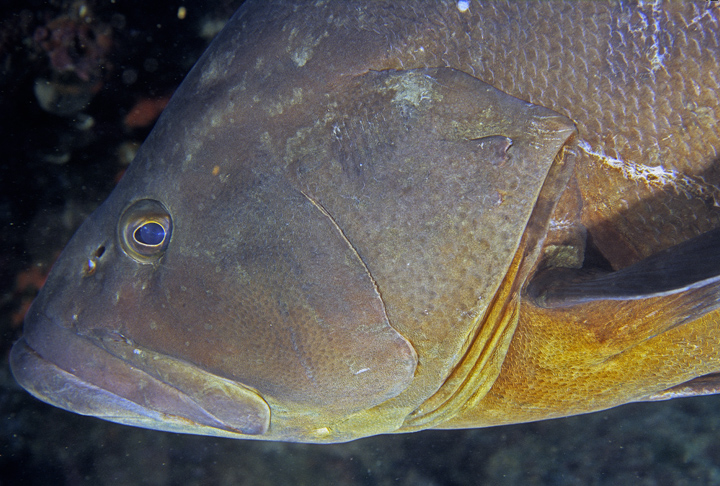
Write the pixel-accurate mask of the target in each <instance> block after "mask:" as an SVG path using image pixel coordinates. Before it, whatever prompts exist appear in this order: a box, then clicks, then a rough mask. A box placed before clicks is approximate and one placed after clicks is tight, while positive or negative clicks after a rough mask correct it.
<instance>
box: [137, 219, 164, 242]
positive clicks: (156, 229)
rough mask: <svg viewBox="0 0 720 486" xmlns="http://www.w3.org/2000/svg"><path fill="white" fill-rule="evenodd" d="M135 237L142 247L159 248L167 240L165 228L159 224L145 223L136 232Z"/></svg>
mask: <svg viewBox="0 0 720 486" xmlns="http://www.w3.org/2000/svg"><path fill="white" fill-rule="evenodd" d="M134 237H135V241H137V242H138V243H140V244H141V245H146V246H157V245H159V244H160V243H162V242H163V240H164V239H165V228H163V227H162V225H160V224H158V223H154V222H150V223H145V224H144V225H142V226H140V227H139V228H138V229H136V230H135V234H134Z"/></svg>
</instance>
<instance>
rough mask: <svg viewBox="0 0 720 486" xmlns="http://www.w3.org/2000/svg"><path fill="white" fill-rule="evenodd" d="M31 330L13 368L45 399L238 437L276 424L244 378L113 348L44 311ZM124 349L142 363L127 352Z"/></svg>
mask: <svg viewBox="0 0 720 486" xmlns="http://www.w3.org/2000/svg"><path fill="white" fill-rule="evenodd" d="M25 329H26V333H25V335H24V336H23V338H22V339H20V340H19V341H18V342H16V343H15V345H14V346H13V348H12V351H11V353H10V366H11V368H12V372H13V375H14V376H15V379H16V380H17V381H18V383H19V384H20V385H21V386H22V387H23V388H25V389H26V390H27V391H28V392H30V393H31V394H32V395H34V396H35V397H36V398H38V399H40V400H42V401H44V402H47V403H50V404H52V405H55V406H57V407H60V408H63V409H65V410H68V411H71V412H75V413H79V414H82V415H92V416H95V417H98V418H102V419H105V420H109V421H111V422H117V423H121V424H125V425H134V426H138V427H144V428H149V429H155V430H164V431H171V432H180V433H190V434H202V435H215V436H226V437H236V438H239V437H243V436H249V438H250V437H252V436H255V437H257V436H258V435H262V434H265V433H266V432H267V430H268V427H269V424H270V409H269V407H268V405H267V403H265V401H264V400H263V399H262V397H260V395H259V394H257V392H255V391H254V390H252V389H250V388H248V387H245V386H243V385H241V384H238V383H236V382H232V381H230V380H227V379H224V378H222V377H218V376H216V375H213V374H211V373H208V372H206V371H204V370H200V369H198V368H197V367H196V366H194V365H192V364H190V363H186V362H182V361H180V360H176V359H174V358H167V357H164V356H161V355H157V354H153V353H152V352H150V351H147V350H141V349H139V348H137V347H134V346H131V345H130V344H129V343H126V342H124V341H122V340H120V341H118V343H119V344H118V345H117V346H115V348H113V349H110V350H107V349H105V344H106V343H104V342H102V341H98V340H97V339H90V338H87V337H85V336H81V335H78V334H75V333H74V332H73V331H71V330H70V329H67V328H63V327H60V326H58V325H55V324H54V323H53V322H52V321H51V320H50V319H48V318H46V317H45V316H42V315H40V314H35V315H33V316H31V317H29V318H28V319H26V327H25ZM39 329H42V333H40V332H39V331H38V332H33V331H36V330H39ZM38 336H41V337H40V338H38ZM123 347H127V348H128V350H129V355H130V356H131V357H135V360H134V362H133V360H132V358H131V359H130V360H127V359H125V357H124V356H122V354H123V351H124V349H123ZM148 363H152V365H150V366H148ZM168 382H172V383H173V386H170V385H168Z"/></svg>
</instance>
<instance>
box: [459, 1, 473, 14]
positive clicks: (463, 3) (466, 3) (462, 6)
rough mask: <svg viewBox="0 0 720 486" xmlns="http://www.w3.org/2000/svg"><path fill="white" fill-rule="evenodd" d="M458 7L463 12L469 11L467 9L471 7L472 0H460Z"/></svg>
mask: <svg viewBox="0 0 720 486" xmlns="http://www.w3.org/2000/svg"><path fill="white" fill-rule="evenodd" d="M457 8H458V10H460V11H461V12H467V9H469V8H470V0H460V1H458V3H457Z"/></svg>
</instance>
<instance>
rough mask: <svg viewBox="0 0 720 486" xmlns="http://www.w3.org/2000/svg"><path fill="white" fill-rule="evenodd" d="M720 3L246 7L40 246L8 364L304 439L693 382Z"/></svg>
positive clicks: (63, 394) (61, 395)
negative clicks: (63, 229) (131, 148)
mask: <svg viewBox="0 0 720 486" xmlns="http://www.w3.org/2000/svg"><path fill="white" fill-rule="evenodd" d="M719 24H720V10H719V9H718V6H717V4H716V3H715V2H707V1H687V2H670V1H654V2H643V1H639V2H632V1H631V2H626V1H622V2H620V1H606V2H561V1H552V0H548V1H513V2H509V1H486V2H474V1H467V0H461V1H447V0H446V1H438V2H422V1H403V2H397V1H389V0H388V1H382V0H369V1H362V2H361V1H356V0H351V1H347V2H327V1H297V2H285V1H281V0H263V1H259V0H258V1H253V0H250V1H247V2H245V3H243V5H242V6H241V7H240V9H239V10H238V11H237V13H236V14H235V15H234V16H233V17H232V19H231V20H230V21H229V22H228V24H227V25H226V27H225V28H224V29H223V31H222V32H221V33H220V34H218V36H217V37H216V39H215V40H214V41H213V42H212V44H211V45H210V47H209V48H208V49H207V51H206V52H205V54H204V55H203V56H202V57H201V58H200V60H199V61H198V62H197V64H196V65H195V66H194V67H193V69H192V70H191V72H190V73H189V74H188V75H187V77H186V78H185V80H184V81H183V82H182V84H181V85H180V87H179V88H178V89H177V91H176V92H175V94H174V95H173V97H172V99H171V101H170V103H169V104H168V106H167V108H166V109H165V110H164V112H163V114H162V115H161V117H160V119H159V121H158V122H157V124H156V126H155V127H154V129H153V130H152V132H151V134H150V135H149V136H148V138H147V140H146V141H145V142H144V144H143V145H142V147H141V148H140V149H139V151H138V153H137V156H136V158H135V160H134V161H133V163H132V165H131V167H130V168H129V169H128V171H127V172H126V173H125V175H124V177H123V178H122V180H121V181H120V182H119V183H118V185H117V187H116V188H115V190H114V191H113V192H112V194H111V195H110V196H109V198H108V199H107V200H106V201H105V202H104V203H103V204H102V205H101V206H100V207H99V208H98V209H97V210H96V211H95V212H94V213H93V214H92V215H91V216H90V217H89V218H88V219H87V220H86V221H85V222H84V223H83V224H82V226H81V227H80V228H79V229H78V231H77V232H76V234H75V235H74V236H73V238H72V239H71V241H70V242H69V243H68V245H67V247H66V248H65V250H64V251H63V253H62V255H61V256H60V258H59V259H58V261H57V262H56V263H55V265H54V266H53V268H52V271H51V272H50V275H49V276H48V279H47V281H46V283H45V285H44V287H43V289H42V291H41V292H40V294H39V295H38V297H37V298H36V299H35V301H34V302H33V304H32V306H31V308H30V309H29V311H28V313H27V315H26V318H25V322H24V329H23V336H22V337H21V338H20V339H19V340H18V341H17V342H16V343H15V344H14V346H13V348H12V351H11V354H10V365H11V368H12V372H13V375H14V377H15V379H16V380H17V381H18V383H19V384H20V385H21V386H22V387H23V388H25V389H26V390H27V391H28V392H30V393H31V394H32V395H34V396H35V397H37V398H39V399H40V400H43V401H45V402H48V403H50V404H52V405H55V406H58V407H60V408H63V409H66V410H69V411H72V412H75V413H79V414H83V415H91V416H95V417H100V418H103V419H106V420H110V421H113V422H118V423H122V424H127V425H134V426H140V427H145V428H150V429H156V430H164V431H172V432H181V433H190V434H200V435H210V436H222V437H233V438H245V439H259V440H276V441H293V442H309V443H332V442H345V441H350V440H354V439H358V438H361V437H367V436H372V435H376V434H386V433H403V432H412V431H417V430H423V429H429V428H438V429H453V428H475V427H487V426H495V425H504V424H512V423H521V422H529V421H535V420H544V419H549V418H555V417H564V416H569V415H576V414H582V413H589V412H593V411H597V410H603V409H607V408H611V407H615V406H618V405H622V404H625V403H630V402H637V401H653V400H663V399H668V398H674V397H679V396H696V395H705V394H713V393H717V392H718V391H720V390H719V388H718V387H719V384H720V375H719V373H720V367H719V366H718V364H717V363H718V362H720V361H719V360H720V332H719V331H718V324H719V323H720V314H719V312H720V310H718V296H719V295H720V264H719V262H720V260H719V259H718V252H719V251H720V245H718V244H717V243H718V238H720V236H719V233H718V231H719V230H718V228H720V219H719V218H720V211H719V209H718V208H719V207H720V205H719V204H718V199H719V198H718V194H719V192H720V172H718V167H720V158H719V156H718V148H719V147H720V124H718V120H719V119H720V103H718V93H720V90H719V89H718V84H719V82H720V75H719V74H718V73H719V72H720V70H718V66H719V64H720V28H719V27H720V25H719Z"/></svg>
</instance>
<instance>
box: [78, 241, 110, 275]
mask: <svg viewBox="0 0 720 486" xmlns="http://www.w3.org/2000/svg"><path fill="white" fill-rule="evenodd" d="M103 254H105V245H100V246H98V247H97V250H95V251H94V252H93V253H92V255H90V258H88V259H87V261H86V262H85V266H84V267H83V275H84V276H85V277H89V276H90V275H93V274H94V273H95V270H97V261H98V259H100V258H101V257H102V256H103Z"/></svg>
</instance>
